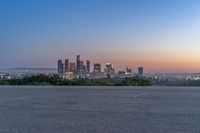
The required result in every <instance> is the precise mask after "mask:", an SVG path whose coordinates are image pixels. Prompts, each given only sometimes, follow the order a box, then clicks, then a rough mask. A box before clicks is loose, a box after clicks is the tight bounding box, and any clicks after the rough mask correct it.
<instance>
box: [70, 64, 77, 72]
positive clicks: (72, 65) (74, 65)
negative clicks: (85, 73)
mask: <svg viewBox="0 0 200 133" xmlns="http://www.w3.org/2000/svg"><path fill="white" fill-rule="evenodd" d="M75 70H76V64H75V63H72V62H70V63H69V72H73V73H74V72H75Z"/></svg>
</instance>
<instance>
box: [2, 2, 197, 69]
mask: <svg viewBox="0 0 200 133" xmlns="http://www.w3.org/2000/svg"><path fill="white" fill-rule="evenodd" d="M76 54H80V55H81V57H82V59H84V60H85V59H90V60H91V62H92V63H95V62H100V63H102V64H103V63H106V62H111V63H112V64H114V66H115V68H117V69H118V70H119V69H124V68H125V67H126V66H129V67H131V68H133V69H136V68H137V67H138V66H143V67H144V68H145V70H146V71H152V72H155V71H156V72H157V71H159V72H166V71H167V72H174V71H181V72H183V71H187V72H198V71H200V0H0V68H12V67H56V63H57V60H58V59H60V58H62V59H65V58H69V59H71V60H75V56H76Z"/></svg>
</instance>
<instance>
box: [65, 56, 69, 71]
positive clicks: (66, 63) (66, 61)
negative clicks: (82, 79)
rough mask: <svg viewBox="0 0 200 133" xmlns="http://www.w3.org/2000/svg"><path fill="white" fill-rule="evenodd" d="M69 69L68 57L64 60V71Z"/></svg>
mask: <svg viewBox="0 0 200 133" xmlns="http://www.w3.org/2000/svg"><path fill="white" fill-rule="evenodd" d="M68 71H69V59H66V60H65V72H68Z"/></svg>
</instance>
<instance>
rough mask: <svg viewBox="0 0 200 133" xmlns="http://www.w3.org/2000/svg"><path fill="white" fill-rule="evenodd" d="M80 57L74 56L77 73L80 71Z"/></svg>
mask: <svg viewBox="0 0 200 133" xmlns="http://www.w3.org/2000/svg"><path fill="white" fill-rule="evenodd" d="M80 63H81V58H80V55H77V56H76V65H77V66H76V70H77V73H79V72H80V67H81V64H80Z"/></svg>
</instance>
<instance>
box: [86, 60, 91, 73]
mask: <svg viewBox="0 0 200 133" xmlns="http://www.w3.org/2000/svg"><path fill="white" fill-rule="evenodd" d="M86 73H87V74H89V73H90V61H89V60H87V61H86Z"/></svg>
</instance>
